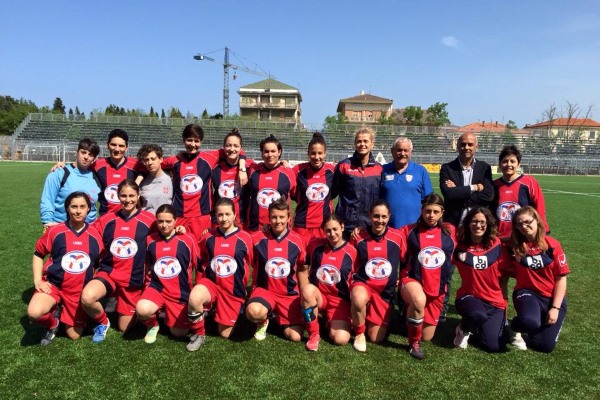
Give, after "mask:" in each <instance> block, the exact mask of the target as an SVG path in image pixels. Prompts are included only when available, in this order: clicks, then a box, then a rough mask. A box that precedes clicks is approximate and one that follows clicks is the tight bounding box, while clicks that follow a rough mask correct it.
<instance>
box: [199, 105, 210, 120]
mask: <svg viewBox="0 0 600 400" xmlns="http://www.w3.org/2000/svg"><path fill="white" fill-rule="evenodd" d="M200 118H202V119H208V118H209V115H208V111H206V108H205V109H204V111H202V116H201V117H200Z"/></svg>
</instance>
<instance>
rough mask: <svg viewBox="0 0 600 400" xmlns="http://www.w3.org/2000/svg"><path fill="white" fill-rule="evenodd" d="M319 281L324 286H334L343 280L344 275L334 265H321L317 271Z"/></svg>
mask: <svg viewBox="0 0 600 400" xmlns="http://www.w3.org/2000/svg"><path fill="white" fill-rule="evenodd" d="M317 279H318V280H319V282H321V283H322V284H324V285H329V286H333V285H336V284H338V283H339V282H340V281H341V280H342V274H341V273H340V271H339V270H338V269H337V268H336V267H334V266H333V265H327V264H326V265H321V266H320V267H319V269H317Z"/></svg>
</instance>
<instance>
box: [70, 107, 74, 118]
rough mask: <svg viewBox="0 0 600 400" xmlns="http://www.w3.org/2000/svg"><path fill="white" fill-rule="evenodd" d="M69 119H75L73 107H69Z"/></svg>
mask: <svg viewBox="0 0 600 400" xmlns="http://www.w3.org/2000/svg"><path fill="white" fill-rule="evenodd" d="M69 119H70V120H73V119H75V115H74V114H73V109H72V108H69Z"/></svg>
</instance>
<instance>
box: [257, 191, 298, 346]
mask: <svg viewBox="0 0 600 400" xmlns="http://www.w3.org/2000/svg"><path fill="white" fill-rule="evenodd" d="M289 219H290V209H289V206H288V204H287V200H286V198H285V196H282V197H281V198H279V199H277V200H275V201H274V202H272V203H271V204H270V205H269V221H270V226H269V228H268V230H267V232H265V233H263V232H256V233H255V234H254V235H252V241H253V243H254V255H253V259H254V271H253V274H252V278H253V290H252V293H251V295H250V298H249V299H248V305H247V307H246V317H247V318H248V319H249V320H250V321H252V322H254V323H256V324H258V327H257V330H256V333H255V334H254V337H255V338H256V340H264V339H265V338H266V337H267V326H268V325H269V320H268V316H269V313H271V312H272V313H275V314H276V315H277V323H278V324H279V325H281V326H282V327H283V334H284V335H285V337H286V339H288V340H291V341H294V342H299V341H300V340H301V339H302V334H303V333H304V317H303V316H302V311H301V309H300V307H301V306H300V296H299V288H298V278H297V276H296V275H297V271H298V269H299V268H303V266H304V259H305V250H304V244H303V242H302V238H301V237H300V236H298V235H297V234H296V233H294V232H292V231H290V230H289V229H288V222H289Z"/></svg>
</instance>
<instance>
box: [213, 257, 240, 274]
mask: <svg viewBox="0 0 600 400" xmlns="http://www.w3.org/2000/svg"><path fill="white" fill-rule="evenodd" d="M210 269H212V270H213V271H214V273H215V274H217V276H218V277H221V278H226V277H228V276H230V275H233V274H235V271H237V262H236V261H235V259H234V258H232V257H229V256H216V257H215V258H213V259H212V261H211V262H210Z"/></svg>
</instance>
